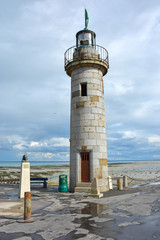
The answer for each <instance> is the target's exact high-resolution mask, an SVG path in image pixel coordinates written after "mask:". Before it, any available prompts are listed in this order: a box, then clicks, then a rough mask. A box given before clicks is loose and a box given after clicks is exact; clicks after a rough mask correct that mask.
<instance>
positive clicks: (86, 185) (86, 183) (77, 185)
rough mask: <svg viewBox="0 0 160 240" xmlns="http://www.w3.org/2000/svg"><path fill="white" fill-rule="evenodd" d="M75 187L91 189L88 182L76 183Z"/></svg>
mask: <svg viewBox="0 0 160 240" xmlns="http://www.w3.org/2000/svg"><path fill="white" fill-rule="evenodd" d="M76 187H91V183H90V182H77V183H76Z"/></svg>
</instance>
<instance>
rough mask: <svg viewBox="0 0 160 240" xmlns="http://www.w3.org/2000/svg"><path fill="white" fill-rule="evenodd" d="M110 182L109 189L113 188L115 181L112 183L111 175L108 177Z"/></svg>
mask: <svg viewBox="0 0 160 240" xmlns="http://www.w3.org/2000/svg"><path fill="white" fill-rule="evenodd" d="M108 183H109V190H110V189H111V190H113V183H112V178H111V176H109V177H108Z"/></svg>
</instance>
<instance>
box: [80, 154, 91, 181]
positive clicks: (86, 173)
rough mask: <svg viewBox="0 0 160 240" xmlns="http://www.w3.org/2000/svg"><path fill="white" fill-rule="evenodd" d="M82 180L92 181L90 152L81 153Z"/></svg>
mask: <svg viewBox="0 0 160 240" xmlns="http://www.w3.org/2000/svg"><path fill="white" fill-rule="evenodd" d="M81 182H90V158H89V152H82V153H81Z"/></svg>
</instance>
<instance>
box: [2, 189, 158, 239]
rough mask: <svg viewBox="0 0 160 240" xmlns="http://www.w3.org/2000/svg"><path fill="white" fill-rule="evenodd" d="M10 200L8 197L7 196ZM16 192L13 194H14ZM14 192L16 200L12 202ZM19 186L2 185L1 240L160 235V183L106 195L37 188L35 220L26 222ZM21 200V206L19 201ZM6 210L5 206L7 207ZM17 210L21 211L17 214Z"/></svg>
mask: <svg viewBox="0 0 160 240" xmlns="http://www.w3.org/2000/svg"><path fill="white" fill-rule="evenodd" d="M6 191H7V196H8V199H6V200H5V199H4V198H3V195H5V194H6ZM9 192H10V193H9ZM12 192H14V200H12ZM16 192H18V188H16V187H7V188H5V187H1V186H0V196H1V197H0V207H1V210H0V239H1V240H12V239H19V240H30V239H33V240H37V239H40V240H41V239H46V240H52V239H58V240H64V239H82V240H89V239H93V240H95V239H96V240H104V239H107V240H122V239H123V240H135V239H138V240H151V239H160V228H159V222H160V186H159V185H152V186H147V185H146V186H142V187H137V188H136V189H134V190H133V189H128V190H125V191H123V192H121V191H110V192H108V193H105V194H104V195H105V196H104V197H103V198H100V199H95V198H87V196H86V195H85V194H70V193H66V194H65V193H61V194H60V193H58V192H57V190H55V189H54V188H51V187H50V188H48V189H47V190H44V189H43V188H33V189H32V220H34V221H33V222H30V223H24V222H23V221H22V222H20V220H22V219H23V207H22V208H21V209H20V208H18V207H17V206H20V205H22V204H23V203H22V201H21V200H19V199H18V198H17V199H15V193H16ZM17 204H18V205H17ZM3 206H4V207H5V208H3V210H2V207H3ZM16 214H17V215H16Z"/></svg>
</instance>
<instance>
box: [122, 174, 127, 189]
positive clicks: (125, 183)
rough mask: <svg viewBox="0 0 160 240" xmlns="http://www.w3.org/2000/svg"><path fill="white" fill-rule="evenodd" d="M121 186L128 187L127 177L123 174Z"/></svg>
mask: <svg viewBox="0 0 160 240" xmlns="http://www.w3.org/2000/svg"><path fill="white" fill-rule="evenodd" d="M123 187H128V179H127V176H123Z"/></svg>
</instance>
